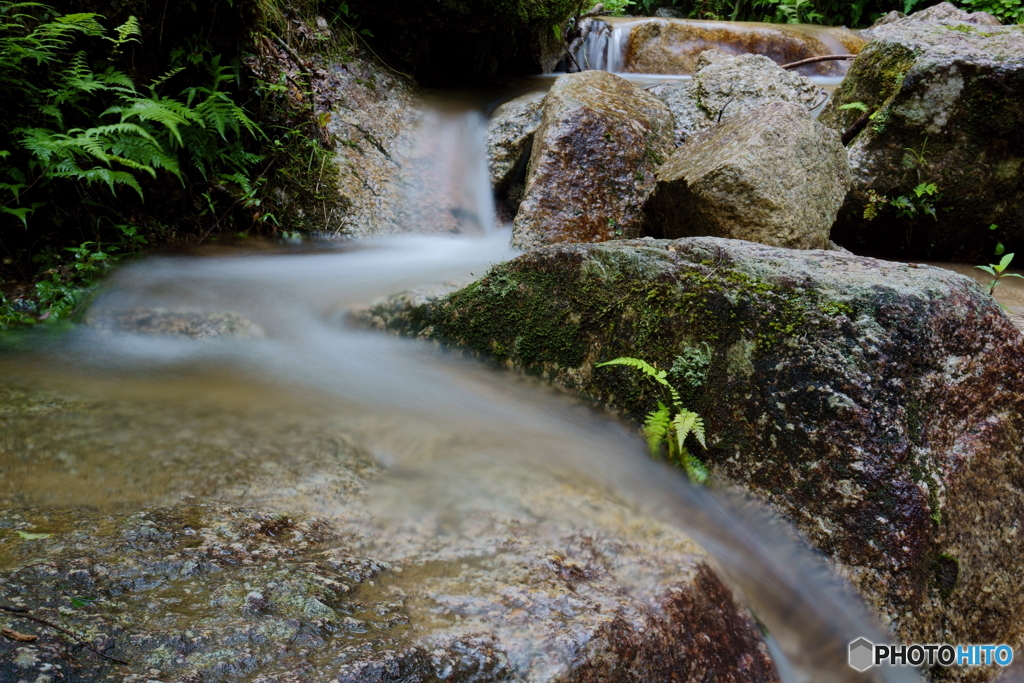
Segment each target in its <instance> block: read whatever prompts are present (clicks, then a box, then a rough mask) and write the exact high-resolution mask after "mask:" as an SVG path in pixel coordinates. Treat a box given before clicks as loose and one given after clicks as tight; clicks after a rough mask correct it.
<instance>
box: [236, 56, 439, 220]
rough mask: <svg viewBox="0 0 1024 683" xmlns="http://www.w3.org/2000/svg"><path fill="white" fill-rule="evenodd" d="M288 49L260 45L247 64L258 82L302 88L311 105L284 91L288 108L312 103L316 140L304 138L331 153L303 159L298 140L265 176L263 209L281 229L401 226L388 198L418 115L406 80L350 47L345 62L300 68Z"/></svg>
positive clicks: (305, 151)
mask: <svg viewBox="0 0 1024 683" xmlns="http://www.w3.org/2000/svg"><path fill="white" fill-rule="evenodd" d="M293 55H294V53H287V52H285V51H279V50H274V51H271V50H265V51H264V54H262V55H261V56H260V57H259V58H252V59H250V60H249V66H250V68H251V69H252V70H253V72H254V73H255V74H256V76H258V77H259V78H262V79H264V80H267V81H271V82H276V81H277V80H278V79H279V78H280V77H282V76H287V77H288V82H289V83H300V84H303V86H307V85H308V86H309V87H310V89H311V91H312V100H313V101H312V102H311V103H310V102H309V99H308V98H309V93H306V94H299V93H298V92H297V90H296V91H289V97H291V98H293V99H294V102H293V104H292V106H294V107H296V108H299V109H302V110H305V109H306V108H307V107H310V106H312V108H313V109H314V111H315V113H316V115H317V116H318V117H319V118H320V119H321V121H322V122H323V127H322V128H321V129H320V133H321V139H320V140H319V141H315V140H308V142H310V143H314V144H317V143H318V144H320V145H322V146H323V147H324V148H326V149H329V150H330V151H331V154H330V156H329V158H327V159H322V158H320V157H317V156H315V155H314V156H313V157H311V156H310V154H311V151H310V149H309V148H308V147H306V146H302V149H301V151H300V152H296V153H295V154H294V155H293V158H292V159H291V160H290V162H291V163H292V164H293V167H292V168H288V169H276V170H277V171H278V172H277V173H276V174H274V175H273V176H271V180H272V182H273V183H275V184H276V185H275V186H272V187H270V188H269V192H268V194H269V196H271V197H273V198H274V199H275V202H274V205H273V206H268V207H267V208H268V210H271V211H274V212H275V213H277V214H278V218H279V219H280V220H281V223H282V224H283V225H287V229H288V230H296V229H302V230H308V231H310V232H322V233H327V234H329V235H353V236H366V235H373V234H379V233H393V232H400V231H405V230H408V227H407V226H403V225H402V224H401V221H400V220H399V219H398V217H397V216H396V214H395V210H394V208H395V202H394V197H395V189H396V187H397V185H398V183H397V180H398V179H399V178H400V174H401V171H402V160H403V158H404V157H406V156H407V155H408V154H409V152H410V151H411V149H412V145H413V141H414V135H413V134H414V132H415V128H416V122H417V120H418V117H419V112H418V109H417V106H416V102H415V93H416V89H415V86H414V84H413V83H412V81H410V80H409V79H407V78H405V77H403V76H399V75H398V74H396V73H395V72H393V71H391V70H389V69H388V68H387V67H386V66H385V65H384V64H383V63H381V62H380V61H379V60H377V59H376V58H375V57H374V56H372V55H370V54H368V53H364V52H354V53H351V54H349V55H348V56H347V60H346V61H329V60H325V59H323V58H322V57H321V56H319V55H314V56H309V58H308V60H307V61H306V62H305V65H304V66H303V68H301V69H300V68H299V67H297V66H296V64H295V61H294V56H293ZM277 125H282V126H294V125H295V124H294V121H290V120H288V121H282V122H278V123H277ZM314 160H315V162H316V166H315V167H313V166H312V163H313V161H314Z"/></svg>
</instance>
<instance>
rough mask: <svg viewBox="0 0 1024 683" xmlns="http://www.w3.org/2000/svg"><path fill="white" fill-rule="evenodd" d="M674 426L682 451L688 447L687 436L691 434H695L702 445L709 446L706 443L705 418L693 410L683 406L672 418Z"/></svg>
mask: <svg viewBox="0 0 1024 683" xmlns="http://www.w3.org/2000/svg"><path fill="white" fill-rule="evenodd" d="M672 428H673V430H674V431H675V436H676V442H677V443H678V444H679V452H680V453H682V451H683V450H684V449H685V448H686V437H688V436H689V435H690V434H693V436H694V437H695V438H696V439H697V441H698V442H699V443H700V445H701V446H704V447H705V448H707V445H706V444H705V443H704V420H703V419H702V418H701V416H700V415H698V414H697V413H695V412H693V411H692V410H687V409H685V408H683V409H682V410H680V411H679V412H678V413H676V415H675V417H673V418H672Z"/></svg>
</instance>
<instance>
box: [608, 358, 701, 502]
mask: <svg viewBox="0 0 1024 683" xmlns="http://www.w3.org/2000/svg"><path fill="white" fill-rule="evenodd" d="M609 365H625V366H626V367H630V368H633V369H635V370H638V371H640V372H641V373H643V374H644V375H645V376H646V377H648V378H650V379H652V380H654V381H655V382H657V383H658V384H660V385H662V386H663V387H665V388H666V389H667V393H668V395H669V397H670V399H671V402H672V406H673V407H674V408H675V414H672V409H671V408H669V407H668V406H667V405H665V404H664V403H662V402H661V401H658V407H657V408H656V409H655V410H652V411H651V412H650V413H648V414H647V417H645V418H644V429H643V430H644V437H645V438H646V439H647V447H648V448H649V449H650V451H651V455H652V456H654V457H657V456H658V455H659V454H660V453H661V451H662V447H663V446H664V447H665V448H666V450H667V453H668V459H669V461H671V462H674V463H675V464H677V465H679V466H680V467H682V468H683V470H684V471H685V472H686V474H687V476H688V477H689V478H690V480H691V481H693V482H694V483H697V484H703V483H704V482H705V481H706V480H707V478H708V470H707V468H706V467H705V466H704V464H703V463H701V461H700V460H698V459H697V458H696V457H694V456H693V455H692V454H691V453H690V451H689V450H688V449H687V448H686V440H687V438H689V437H690V436H693V438H694V439H696V440H697V443H699V444H700V445H701V447H702V448H707V442H706V440H705V433H704V420H703V418H701V416H700V415H698V414H697V413H695V412H693V411H692V410H688V409H686V408H684V407H683V403H682V400H681V398H680V396H679V392H678V391H676V389H675V387H673V386H672V385H671V384H670V383H669V382H668V379H666V378H667V377H668V373H667V372H666V371H665V370H659V369H658V368H656V367H655V366H653V365H651V364H650V363H648V362H647V361H644V360H642V359H640V358H629V357H622V358H615V359H613V360H610V361H605V362H604V363H598V364H597V365H596V367H599V368H601V367H605V366H609Z"/></svg>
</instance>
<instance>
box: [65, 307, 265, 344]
mask: <svg viewBox="0 0 1024 683" xmlns="http://www.w3.org/2000/svg"><path fill="white" fill-rule="evenodd" d="M85 324H86V325H88V326H89V327H91V328H92V329H94V330H96V331H98V332H100V333H112V332H117V333H124V332H130V333H134V334H145V335H166V336H171V337H190V338H192V339H210V338H215V337H263V336H264V334H265V333H264V332H263V330H262V329H261V328H260V326H259V325H257V324H256V323H254V322H252V321H251V320H248V319H246V318H244V317H243V316H240V315H238V314H237V313H225V312H217V311H172V310H165V309H159V308H154V309H130V310H102V309H101V310H99V311H97V312H95V313H93V312H91V313H90V314H89V315H88V316H87V317H86V320H85Z"/></svg>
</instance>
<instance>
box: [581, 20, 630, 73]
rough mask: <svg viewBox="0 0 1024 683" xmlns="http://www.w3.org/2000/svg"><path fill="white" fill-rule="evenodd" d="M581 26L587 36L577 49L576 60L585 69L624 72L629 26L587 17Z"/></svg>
mask: <svg viewBox="0 0 1024 683" xmlns="http://www.w3.org/2000/svg"><path fill="white" fill-rule="evenodd" d="M585 22H586V23H585V24H584V25H583V26H582V27H581V29H582V30H583V31H584V34H585V35H586V38H585V39H584V40H583V42H582V43H581V44H580V47H579V49H578V50H577V51H576V55H575V57H576V62H577V64H579V67H580V69H582V70H584V71H590V70H594V71H610V72H611V73H622V71H623V70H624V55H625V50H626V41H627V39H628V38H629V30H628V27H623V26H622V25H620V24H611V23H609V22H607V21H604V20H602V19H586V20H585Z"/></svg>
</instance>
